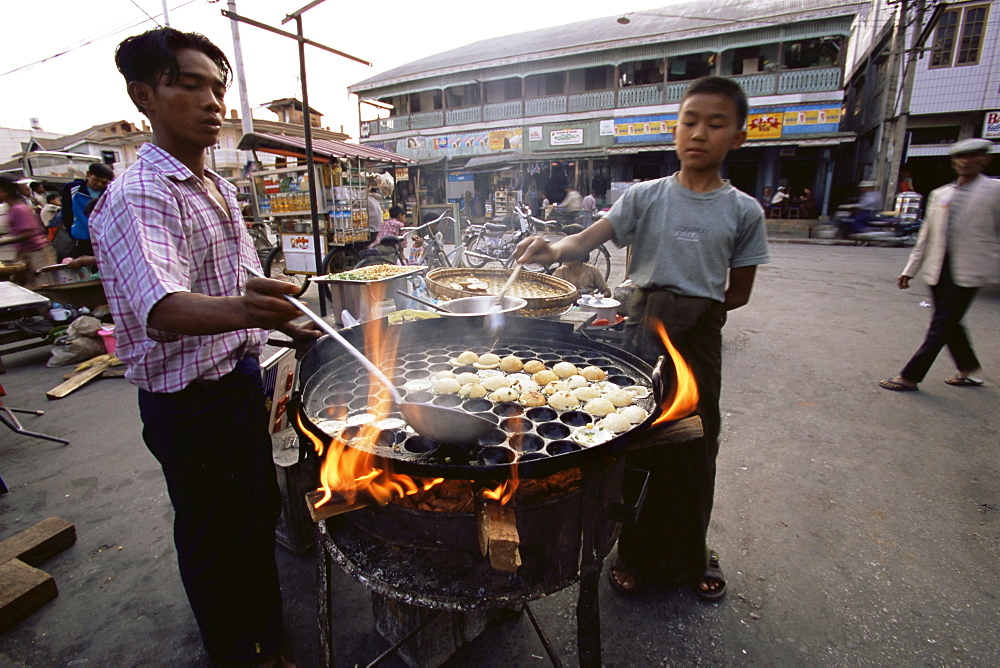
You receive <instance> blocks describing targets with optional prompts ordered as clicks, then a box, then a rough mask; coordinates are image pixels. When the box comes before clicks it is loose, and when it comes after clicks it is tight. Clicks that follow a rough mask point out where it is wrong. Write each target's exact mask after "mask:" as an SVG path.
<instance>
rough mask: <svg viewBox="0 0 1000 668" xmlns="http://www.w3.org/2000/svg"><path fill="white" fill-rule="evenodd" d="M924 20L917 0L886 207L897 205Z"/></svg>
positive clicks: (920, 2) (890, 164)
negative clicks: (896, 198)
mask: <svg viewBox="0 0 1000 668" xmlns="http://www.w3.org/2000/svg"><path fill="white" fill-rule="evenodd" d="M923 22H924V0H917V12H916V18H915V19H914V25H915V26H916V28H917V29H916V30H914V31H913V41H912V44H911V46H910V53H909V56H908V57H907V59H906V76H905V77H904V78H903V100H902V102H901V103H900V109H899V117H898V118H897V119H896V127H895V133H894V136H893V140H892V161H891V162H890V163H889V173H888V174H887V175H886V183H887V184H888V186H889V187H887V189H886V200H885V201H886V204H885V206H886V208H889V206H890V202H892V204H891V206H893V207H895V197H896V189H897V188H898V184H899V168H900V165H901V164H902V162H903V145H904V143H905V141H906V129H907V122H908V121H909V117H910V100H911V99H912V97H913V82H914V80H915V79H916V76H917V58H918V57H919V56H920V35H921V31H920V29H919V28H920V26H922V25H923Z"/></svg>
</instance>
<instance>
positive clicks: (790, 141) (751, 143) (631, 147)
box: [608, 135, 857, 155]
mask: <svg viewBox="0 0 1000 668" xmlns="http://www.w3.org/2000/svg"><path fill="white" fill-rule="evenodd" d="M856 139H857V138H856V137H855V136H854V135H840V136H836V137H809V138H805V137H803V138H801V139H799V138H796V137H794V136H791V137H785V138H783V139H764V140H752V139H751V140H747V142H746V143H744V144H743V147H742V148H755V147H758V146H837V145H838V144H844V143H847V142H852V141H855V140H856ZM676 150H677V149H676V147H675V146H674V144H642V145H638V146H637V145H635V144H626V145H623V146H612V147H610V148H609V149H608V155H630V154H633V153H646V152H648V151H676Z"/></svg>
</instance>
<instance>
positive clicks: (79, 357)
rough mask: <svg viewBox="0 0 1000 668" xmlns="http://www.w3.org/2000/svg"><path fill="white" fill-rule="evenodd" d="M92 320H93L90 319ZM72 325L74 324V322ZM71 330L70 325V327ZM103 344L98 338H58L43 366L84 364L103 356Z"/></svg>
mask: <svg viewBox="0 0 1000 668" xmlns="http://www.w3.org/2000/svg"><path fill="white" fill-rule="evenodd" d="M91 320H94V318H91ZM74 324H76V323H75V322H74ZM70 327H71V328H72V325H70ZM104 353H105V350H104V342H103V341H102V340H101V339H100V338H94V337H90V336H75V337H70V336H66V337H60V338H59V339H58V340H56V343H55V345H54V346H52V356H51V357H49V361H48V362H46V363H45V366H49V367H52V366H66V365H67V364H77V363H79V362H86V361H87V360H89V359H90V358H92V357H97V356H98V355H103V354H104Z"/></svg>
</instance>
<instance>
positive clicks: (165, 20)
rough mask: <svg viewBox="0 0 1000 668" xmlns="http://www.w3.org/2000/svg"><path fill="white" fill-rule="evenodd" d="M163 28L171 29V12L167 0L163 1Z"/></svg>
mask: <svg viewBox="0 0 1000 668" xmlns="http://www.w3.org/2000/svg"><path fill="white" fill-rule="evenodd" d="M163 26H164V27H166V28H169V27H170V10H169V9H168V8H167V0H163Z"/></svg>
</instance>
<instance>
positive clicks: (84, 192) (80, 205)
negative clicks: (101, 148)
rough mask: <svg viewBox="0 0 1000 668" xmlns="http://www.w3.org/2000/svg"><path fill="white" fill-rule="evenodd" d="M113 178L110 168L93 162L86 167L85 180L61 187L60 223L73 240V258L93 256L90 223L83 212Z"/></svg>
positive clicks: (113, 174)
mask: <svg viewBox="0 0 1000 668" xmlns="http://www.w3.org/2000/svg"><path fill="white" fill-rule="evenodd" d="M113 178H115V173H114V171H112V169H111V168H110V167H108V166H107V165H105V164H102V163H100V162H95V163H91V165H90V166H89V167H87V176H86V177H85V178H83V179H80V180H78V181H71V182H70V183H67V184H66V185H65V186H63V190H62V222H63V225H65V227H66V231H67V232H69V235H70V237H72V238H73V244H74V249H73V253H72V255H73V257H79V256H81V255H93V254H94V247H93V245H92V244H91V242H90V223H89V219H88V218H87V214H86V213H85V210H86V208H87V203H88V202H90V201H91V200H95V199H97V198H98V197H100V196H101V194H102V193H103V192H104V190H105V189H106V188H107V187H108V183H110V182H111V179H113Z"/></svg>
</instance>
